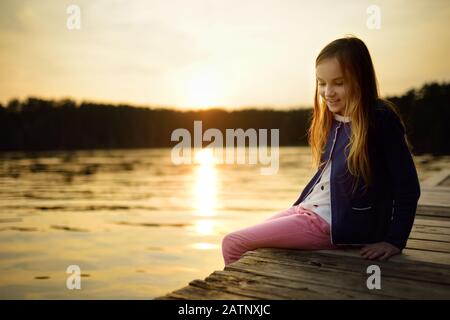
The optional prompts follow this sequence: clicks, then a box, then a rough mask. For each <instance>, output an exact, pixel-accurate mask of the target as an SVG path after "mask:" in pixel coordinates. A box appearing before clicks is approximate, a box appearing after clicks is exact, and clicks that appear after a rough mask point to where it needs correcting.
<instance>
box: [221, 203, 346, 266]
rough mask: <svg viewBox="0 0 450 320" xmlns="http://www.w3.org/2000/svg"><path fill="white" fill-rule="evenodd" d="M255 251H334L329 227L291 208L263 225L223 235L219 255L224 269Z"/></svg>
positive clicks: (313, 215)
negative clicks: (271, 249) (223, 263)
mask: <svg viewBox="0 0 450 320" xmlns="http://www.w3.org/2000/svg"><path fill="white" fill-rule="evenodd" d="M257 248H286V249H307V250H308V249H309V250H321V249H336V248H337V246H334V245H333V244H332V243H331V238H330V225H329V224H328V222H326V221H325V220H324V219H323V218H322V217H320V216H319V215H317V214H316V213H315V212H313V211H311V210H308V209H305V208H302V207H301V206H299V205H298V206H293V207H290V208H289V209H287V210H285V211H282V212H279V213H277V214H275V215H273V216H271V217H269V218H268V219H266V220H265V221H264V222H262V223H259V224H257V225H254V226H251V227H247V228H244V229H240V230H237V231H234V232H231V233H229V234H227V235H226V236H225V237H224V238H223V240H222V254H223V259H224V262H225V265H228V264H230V263H232V262H234V261H236V260H239V258H240V257H241V256H242V255H243V254H244V253H245V252H247V251H249V250H255V249H257Z"/></svg>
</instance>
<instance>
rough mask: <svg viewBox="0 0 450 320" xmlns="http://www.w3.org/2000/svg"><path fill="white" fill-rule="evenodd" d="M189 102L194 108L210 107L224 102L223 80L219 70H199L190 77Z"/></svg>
mask: <svg viewBox="0 0 450 320" xmlns="http://www.w3.org/2000/svg"><path fill="white" fill-rule="evenodd" d="M188 90H189V104H190V105H191V106H192V107H194V108H208V107H212V106H214V105H218V104H220V103H222V100H223V81H222V79H221V77H220V75H219V74H218V73H217V72H214V71H213V70H210V69H204V70H198V71H196V72H193V74H192V75H191V76H190V77H189V79H188Z"/></svg>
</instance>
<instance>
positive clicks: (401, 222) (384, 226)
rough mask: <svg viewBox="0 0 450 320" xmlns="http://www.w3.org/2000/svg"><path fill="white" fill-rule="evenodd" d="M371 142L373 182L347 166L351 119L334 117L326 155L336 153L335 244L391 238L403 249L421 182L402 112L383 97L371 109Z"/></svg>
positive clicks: (316, 177) (332, 156) (332, 187)
mask: <svg viewBox="0 0 450 320" xmlns="http://www.w3.org/2000/svg"><path fill="white" fill-rule="evenodd" d="M369 119H370V127H369V130H368V143H369V144H368V148H369V156H370V159H369V161H370V167H371V173H372V181H373V182H372V183H371V184H370V186H368V187H367V186H365V184H364V180H363V179H362V178H360V179H359V182H358V184H357V188H356V190H357V191H356V192H355V193H353V194H352V186H353V184H354V183H356V177H355V176H353V175H352V174H351V173H350V172H349V171H348V167H347V161H346V160H347V157H348V153H349V151H350V148H347V150H344V148H345V146H346V145H347V144H348V142H349V138H350V133H351V126H350V122H340V121H337V120H335V119H333V124H332V127H331V131H330V134H329V135H328V140H327V143H326V146H325V150H324V152H323V154H322V161H324V162H326V161H327V160H329V159H331V160H332V162H331V177H330V198H331V232H330V233H331V241H332V243H333V244H335V245H363V244H369V243H375V242H379V241H386V242H388V243H391V244H393V245H395V246H396V247H398V248H399V249H400V250H402V249H403V248H404V247H405V246H406V242H407V240H408V237H409V234H410V232H411V229H412V225H413V223H414V217H415V214H416V209H417V202H418V200H419V197H420V185H419V179H418V177H417V171H416V167H415V165H414V162H413V158H412V155H411V153H410V151H409V149H408V146H407V144H406V141H405V139H404V133H405V129H404V127H403V125H402V124H401V122H400V119H399V118H398V116H397V115H396V114H395V113H394V112H393V111H392V110H390V109H389V108H388V107H387V106H386V105H385V104H384V103H383V102H382V101H381V100H379V101H377V102H376V103H375V104H374V108H372V109H371V111H370V114H369ZM325 164H326V163H324V164H322V165H321V166H320V167H319V169H318V171H317V172H316V174H315V175H314V176H313V178H312V179H311V181H310V182H309V183H308V184H307V185H306V187H305V188H304V189H303V191H302V193H301V194H300V196H299V198H298V199H297V201H295V203H294V204H293V206H295V205H297V204H299V203H300V202H302V201H303V199H305V198H306V197H307V196H308V194H309V193H310V192H311V191H312V190H313V188H314V186H315V184H316V182H318V180H319V177H320V175H321V173H322V171H323V169H324V168H325Z"/></svg>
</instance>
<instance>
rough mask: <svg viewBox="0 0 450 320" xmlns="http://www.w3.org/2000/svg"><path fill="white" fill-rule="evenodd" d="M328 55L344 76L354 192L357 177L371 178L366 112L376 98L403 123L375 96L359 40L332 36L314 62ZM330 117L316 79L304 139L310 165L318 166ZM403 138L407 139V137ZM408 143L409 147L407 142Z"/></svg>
mask: <svg viewBox="0 0 450 320" xmlns="http://www.w3.org/2000/svg"><path fill="white" fill-rule="evenodd" d="M329 58H336V59H337V61H338V62H339V64H340V66H341V69H342V72H343V76H344V83H345V90H346V96H347V99H346V104H345V110H344V115H346V116H350V118H351V137H350V142H349V144H348V145H347V146H346V150H347V148H350V151H349V154H348V158H347V167H348V170H349V171H350V173H351V174H352V175H353V176H356V178H357V180H356V184H355V185H354V188H353V192H354V191H355V186H356V185H358V181H359V178H360V177H362V178H363V180H364V182H365V186H366V187H367V186H369V185H370V184H371V182H372V177H371V170H370V161H369V148H368V134H369V125H370V119H371V117H370V114H371V113H372V112H373V109H374V107H375V103H376V101H377V100H380V101H383V102H384V103H385V105H386V106H387V107H388V108H390V109H391V110H392V111H394V112H395V113H396V114H397V116H398V117H399V118H400V121H401V123H402V125H403V127H404V123H403V121H402V119H401V117H400V115H399V113H398V112H397V110H396V109H395V106H394V105H393V104H392V103H391V102H389V101H387V100H382V99H380V98H379V94H378V84H377V79H376V75H375V70H374V67H373V63H372V59H371V57H370V53H369V50H368V49H367V47H366V45H365V44H364V42H363V41H361V40H360V39H358V38H356V37H354V36H347V37H345V38H341V39H337V40H334V41H333V42H331V43H329V44H328V45H327V46H325V48H323V49H322V51H320V53H319V55H318V56H317V58H316V66H317V65H319V64H320V63H321V62H322V61H323V60H325V59H329ZM332 121H333V114H332V112H331V111H330V110H329V109H328V108H327V106H326V104H325V102H324V101H323V99H320V95H319V93H318V83H317V81H316V90H315V97H314V110H313V114H312V119H311V126H310V128H309V130H308V142H309V144H310V146H311V151H312V157H313V166H314V167H317V168H318V167H320V166H321V165H322V164H323V163H321V162H320V160H321V155H322V153H323V152H324V149H325V144H326V141H327V138H328V135H329V133H330V130H331V125H332ZM405 138H406V137H405ZM406 141H407V143H408V140H406ZM408 146H409V147H410V145H409V143H408Z"/></svg>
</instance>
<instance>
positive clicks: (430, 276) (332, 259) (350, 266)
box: [243, 248, 450, 285]
mask: <svg viewBox="0 0 450 320" xmlns="http://www.w3.org/2000/svg"><path fill="white" fill-rule="evenodd" d="M342 252H345V253H347V255H342ZM247 255H248V256H258V257H265V258H271V259H274V260H279V261H289V262H291V263H297V264H301V265H312V266H318V267H320V268H321V269H336V270H342V271H351V272H356V273H360V272H361V270H364V271H365V270H366V269H367V267H368V266H370V265H372V264H377V265H378V266H380V268H382V270H383V275H384V276H387V277H395V278H403V279H410V280H414V281H424V282H430V283H431V282H433V283H437V284H446V285H450V266H447V265H444V266H441V265H435V264H430V263H421V262H417V261H416V262H414V263H411V261H405V260H400V261H394V262H393V261H392V260H393V258H391V259H390V260H389V261H373V260H367V259H363V258H362V257H361V256H360V255H359V253H356V252H355V251H354V250H353V251H350V250H319V251H306V250H305V251H299V250H288V249H269V248H264V249H257V250H254V251H248V252H246V253H245V254H244V256H243V257H245V256H247Z"/></svg>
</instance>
